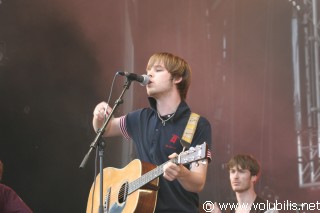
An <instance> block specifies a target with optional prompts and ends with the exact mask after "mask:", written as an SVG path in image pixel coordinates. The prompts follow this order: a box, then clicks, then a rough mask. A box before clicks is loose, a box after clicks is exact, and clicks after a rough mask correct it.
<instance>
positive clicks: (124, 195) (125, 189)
mask: <svg viewBox="0 0 320 213" xmlns="http://www.w3.org/2000/svg"><path fill="white" fill-rule="evenodd" d="M127 194H128V182H125V183H124V184H122V186H121V188H120V191H119V194H118V202H119V203H123V202H125V201H126V200H127Z"/></svg>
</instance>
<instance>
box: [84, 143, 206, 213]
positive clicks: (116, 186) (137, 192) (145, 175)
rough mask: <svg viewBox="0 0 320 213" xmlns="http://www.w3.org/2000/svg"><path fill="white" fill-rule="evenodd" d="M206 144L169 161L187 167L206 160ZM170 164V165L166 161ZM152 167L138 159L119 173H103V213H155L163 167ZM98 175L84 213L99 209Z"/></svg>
mask: <svg viewBox="0 0 320 213" xmlns="http://www.w3.org/2000/svg"><path fill="white" fill-rule="evenodd" d="M207 150H208V147H207V144H206V143H205V142H204V143H203V144H202V145H198V146H196V147H190V149H189V150H187V151H184V152H181V153H180V154H179V156H177V157H176V158H173V159H170V161H172V162H174V163H176V164H189V163H192V162H194V161H199V160H203V159H205V158H207ZM168 162H169V161H168ZM166 163H167V162H165V163H163V164H162V165H160V166H155V165H153V164H151V163H147V162H142V161H140V160H138V159H135V160H133V161H131V162H130V163H129V164H128V165H127V166H125V167H124V168H122V169H117V168H113V167H107V168H105V169H103V199H104V200H103V212H104V213H120V212H121V213H132V212H146V213H149V212H154V210H155V205H156V201H157V191H158V189H159V176H160V175H161V174H163V166H164V165H165V164H166ZM99 188H100V174H99V175H97V177H96V179H95V183H93V184H92V186H91V189H90V193H89V198H88V204H87V213H98V212H99V205H100V202H99V201H100V196H99V194H100V189H99Z"/></svg>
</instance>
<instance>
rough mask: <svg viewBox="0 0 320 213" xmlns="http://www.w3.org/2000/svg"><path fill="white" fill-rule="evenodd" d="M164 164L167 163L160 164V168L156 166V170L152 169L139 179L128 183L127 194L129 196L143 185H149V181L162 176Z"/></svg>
mask: <svg viewBox="0 0 320 213" xmlns="http://www.w3.org/2000/svg"><path fill="white" fill-rule="evenodd" d="M166 163H167V162H165V163H163V164H161V165H160V166H157V167H156V168H154V169H152V170H150V171H149V172H147V173H145V174H144V175H142V176H141V177H140V178H138V179H136V180H134V181H132V182H131V183H129V187H128V194H131V193H132V192H134V191H136V190H137V189H139V188H141V187H142V186H144V185H145V184H147V183H149V182H150V181H152V180H154V179H156V178H157V177H159V176H160V175H162V173H163V166H164V165H165V164H166Z"/></svg>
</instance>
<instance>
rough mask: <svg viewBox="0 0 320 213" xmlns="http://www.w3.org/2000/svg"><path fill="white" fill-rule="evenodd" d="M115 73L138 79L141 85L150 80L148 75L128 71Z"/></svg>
mask: <svg viewBox="0 0 320 213" xmlns="http://www.w3.org/2000/svg"><path fill="white" fill-rule="evenodd" d="M117 74H118V75H122V76H126V77H127V78H128V79H130V80H133V81H138V82H139V83H140V85H141V86H146V85H147V84H148V83H149V81H150V77H149V76H148V75H138V74H135V73H130V72H117Z"/></svg>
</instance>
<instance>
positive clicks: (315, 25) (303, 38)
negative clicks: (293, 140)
mask: <svg viewBox="0 0 320 213" xmlns="http://www.w3.org/2000/svg"><path fill="white" fill-rule="evenodd" d="M289 2H291V3H292V6H293V16H292V49H293V51H292V52H293V53H292V59H293V60H292V61H293V72H294V108H295V122H296V136H297V151H298V172H299V186H300V187H302V188H306V187H310V188H314V187H316V188H319V187H320V70H319V44H320V39H319V34H320V33H319V32H320V26H319V24H320V20H319V19H318V13H319V10H320V9H319V8H318V6H317V4H318V3H317V0H299V1H297V0H296V1H293V0H291V1H289Z"/></svg>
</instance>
